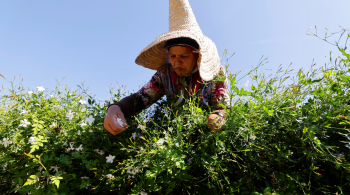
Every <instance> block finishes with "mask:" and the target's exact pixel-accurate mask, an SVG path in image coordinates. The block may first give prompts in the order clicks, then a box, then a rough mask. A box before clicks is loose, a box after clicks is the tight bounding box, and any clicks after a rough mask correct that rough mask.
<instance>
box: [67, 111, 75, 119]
mask: <svg viewBox="0 0 350 195" xmlns="http://www.w3.org/2000/svg"><path fill="white" fill-rule="evenodd" d="M66 117H67V118H68V119H69V120H70V121H71V120H72V118H73V117H74V112H71V111H69V113H68V114H67V115H66Z"/></svg>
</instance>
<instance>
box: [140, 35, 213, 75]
mask: <svg viewBox="0 0 350 195" xmlns="http://www.w3.org/2000/svg"><path fill="white" fill-rule="evenodd" d="M179 37H187V38H191V39H193V40H195V41H196V42H197V43H198V45H199V51H200V52H199V58H198V62H197V64H198V69H199V74H200V76H201V78H202V79H203V80H205V81H210V80H212V79H213V78H214V77H215V76H216V75H217V74H218V72H219V70H220V57H219V54H218V51H217V48H216V46H215V43H214V42H213V41H212V40H210V39H209V38H208V37H206V36H204V35H203V34H201V33H198V32H193V31H190V30H178V31H171V32H168V33H165V34H162V35H160V36H159V37H157V38H156V39H155V40H154V41H153V42H152V43H151V44H149V45H148V46H147V47H146V48H144V49H143V50H142V51H141V52H140V54H139V55H138V56H137V57H136V60H135V63H136V64H138V65H140V66H143V67H146V68H149V69H152V70H158V69H159V68H160V67H162V66H163V65H165V64H167V63H169V58H168V53H167V52H166V51H165V50H164V46H165V43H166V41H167V40H170V39H175V38H179Z"/></svg>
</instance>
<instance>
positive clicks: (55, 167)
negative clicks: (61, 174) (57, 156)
mask: <svg viewBox="0 0 350 195" xmlns="http://www.w3.org/2000/svg"><path fill="white" fill-rule="evenodd" d="M51 169H53V171H56V172H58V169H59V167H58V166H57V165H55V166H51V168H50V170H51Z"/></svg>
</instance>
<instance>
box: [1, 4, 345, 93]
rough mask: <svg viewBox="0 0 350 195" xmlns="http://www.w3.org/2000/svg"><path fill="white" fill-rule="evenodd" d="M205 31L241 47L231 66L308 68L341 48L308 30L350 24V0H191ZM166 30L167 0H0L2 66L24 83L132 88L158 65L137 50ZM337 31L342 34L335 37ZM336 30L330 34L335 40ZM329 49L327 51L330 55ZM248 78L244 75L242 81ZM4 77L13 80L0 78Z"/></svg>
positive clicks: (223, 44) (220, 42)
mask: <svg viewBox="0 0 350 195" xmlns="http://www.w3.org/2000/svg"><path fill="white" fill-rule="evenodd" d="M189 1H190V4H191V6H192V9H193V11H194V14H195V16H196V18H197V21H198V23H199V25H200V27H201V29H202V31H203V33H204V34H205V35H206V36H207V37H209V38H211V39H212V40H213V41H214V42H215V43H216V46H217V48H218V51H219V54H220V56H222V53H223V51H224V49H228V52H229V53H231V54H232V53H236V54H235V56H234V57H233V58H232V59H231V60H230V70H231V71H233V72H234V71H235V70H242V71H243V72H247V71H249V70H250V66H251V65H256V64H257V63H258V62H259V59H260V58H261V56H262V55H264V56H266V57H268V58H269V61H270V62H269V63H268V64H267V65H266V66H265V68H269V69H273V70H276V69H277V67H278V66H279V65H280V64H282V65H283V66H284V67H287V66H288V65H289V64H290V63H293V65H292V68H294V69H296V70H297V69H300V68H308V67H309V66H310V65H311V63H312V61H313V59H315V62H316V63H317V65H318V66H321V65H324V64H325V63H328V62H329V60H328V56H329V52H330V51H333V53H334V56H337V55H339V52H337V49H336V48H335V47H334V46H331V45H330V44H327V43H325V42H323V41H321V40H319V39H317V38H315V37H312V36H308V35H306V32H307V31H308V30H309V27H313V28H312V30H313V31H314V30H315V28H314V26H315V25H317V27H318V29H319V32H320V34H323V33H324V32H325V30H324V28H328V29H329V30H330V31H332V32H336V31H338V30H339V25H340V26H342V27H344V28H347V29H350V11H349V8H350V1H349V0H293V1H287V0H189ZM166 32H168V1H167V0H123V1H122V0H103V1H92V0H59V1H58V0H56V1H47V0H27V1H24V0H16V1H11V0H3V1H0V74H2V75H4V76H5V77H6V78H7V79H13V78H14V77H17V76H19V75H21V77H22V78H23V79H24V80H23V83H24V85H25V88H26V89H35V88H36V87H37V86H43V87H44V88H47V89H48V90H51V89H53V88H54V87H55V84H56V81H55V78H58V79H59V80H62V78H63V77H65V79H64V81H63V84H67V85H68V86H70V87H71V88H76V86H77V85H78V84H80V83H81V82H85V85H86V86H88V87H89V89H90V92H91V93H92V94H96V98H98V99H100V100H106V99H109V97H110V96H109V92H108V90H107V88H108V86H110V85H114V86H117V82H118V83H119V84H120V85H126V86H127V87H126V89H127V90H129V91H130V92H135V91H137V90H138V88H139V87H140V86H141V85H142V83H145V82H147V81H148V80H149V79H150V78H151V76H152V75H153V74H154V73H155V71H154V70H149V69H146V68H143V67H141V66H138V65H136V64H135V58H136V56H137V55H138V54H139V52H140V51H141V50H142V49H143V48H144V47H146V46H147V45H148V44H149V43H151V42H152V41H153V40H154V39H155V38H156V37H157V36H159V35H161V34H163V33H166ZM335 38H337V37H335ZM335 38H332V39H331V40H335ZM325 56H327V57H325ZM245 81H246V80H244V81H243V82H245ZM0 84H1V85H4V86H5V87H9V84H8V83H7V82H6V81H5V80H3V79H2V78H0Z"/></svg>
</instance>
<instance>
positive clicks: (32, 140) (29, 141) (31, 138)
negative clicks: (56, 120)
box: [28, 136, 37, 144]
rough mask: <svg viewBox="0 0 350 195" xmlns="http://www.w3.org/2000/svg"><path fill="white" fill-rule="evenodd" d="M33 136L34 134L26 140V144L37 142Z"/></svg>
mask: <svg viewBox="0 0 350 195" xmlns="http://www.w3.org/2000/svg"><path fill="white" fill-rule="evenodd" d="M35 138H36V137H35V136H32V137H30V138H29V140H28V144H30V143H33V142H37V141H36V140H35Z"/></svg>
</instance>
